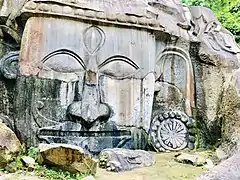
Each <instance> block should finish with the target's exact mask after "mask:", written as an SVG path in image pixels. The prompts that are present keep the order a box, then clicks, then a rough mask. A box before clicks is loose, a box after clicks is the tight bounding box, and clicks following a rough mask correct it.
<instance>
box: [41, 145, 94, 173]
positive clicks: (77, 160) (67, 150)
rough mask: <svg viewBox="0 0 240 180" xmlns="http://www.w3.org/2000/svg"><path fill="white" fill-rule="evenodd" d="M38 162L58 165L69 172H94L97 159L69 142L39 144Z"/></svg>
mask: <svg viewBox="0 0 240 180" xmlns="http://www.w3.org/2000/svg"><path fill="white" fill-rule="evenodd" d="M38 148H39V150H40V158H39V161H40V163H43V164H47V165H54V166H58V167H60V168H62V169H64V170H67V171H70V172H80V173H91V174H95V173H96V169H97V160H95V159H93V158H92V157H91V156H90V155H88V154H85V153H84V151H83V149H82V148H80V147H78V146H74V145H69V144H39V147H38Z"/></svg>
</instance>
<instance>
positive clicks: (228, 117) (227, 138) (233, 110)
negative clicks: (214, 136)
mask: <svg viewBox="0 0 240 180" xmlns="http://www.w3.org/2000/svg"><path fill="white" fill-rule="evenodd" d="M221 119H222V122H223V124H222V129H223V130H222V137H223V139H222V141H223V144H222V146H221V149H222V150H223V151H225V153H226V154H227V155H228V156H231V155H233V154H234V153H236V152H238V151H239V150H240V135H239V133H240V121H239V120H240V69H239V70H237V71H235V72H233V73H232V75H231V76H230V77H229V78H228V79H227V80H226V82H225V84H224V89H223V97H222V104H221Z"/></svg>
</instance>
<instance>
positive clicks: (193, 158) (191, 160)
mask: <svg viewBox="0 0 240 180" xmlns="http://www.w3.org/2000/svg"><path fill="white" fill-rule="evenodd" d="M206 159H207V158H206V157H203V156H201V155H198V154H187V153H180V154H178V155H176V156H175V160H176V161H177V162H180V163H185V164H192V165H194V166H204V165H205V164H206V163H207V161H206Z"/></svg>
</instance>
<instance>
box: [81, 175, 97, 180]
mask: <svg viewBox="0 0 240 180" xmlns="http://www.w3.org/2000/svg"><path fill="white" fill-rule="evenodd" d="M82 180H95V178H94V177H93V176H87V177H84V178H83V179H82Z"/></svg>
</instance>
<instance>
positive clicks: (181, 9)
mask: <svg viewBox="0 0 240 180" xmlns="http://www.w3.org/2000/svg"><path fill="white" fill-rule="evenodd" d="M1 5H2V6H1V14H0V18H1V20H2V21H1V22H2V23H3V24H4V25H2V26H1V27H0V37H1V38H0V50H1V51H2V52H0V55H4V54H6V55H5V56H3V58H2V60H1V63H0V71H1V77H0V83H1V88H2V89H1V91H0V96H1V97H2V98H0V100H1V103H0V112H1V113H2V114H4V115H6V116H9V117H10V119H12V122H11V123H10V124H13V125H14V126H12V127H14V128H16V129H15V130H16V132H17V133H18V136H19V137H21V139H22V140H23V141H24V142H26V143H27V145H28V146H30V145H37V144H39V143H41V142H47V143H67V144H74V145H77V146H79V147H82V148H84V150H86V151H87V152H89V153H92V154H97V153H99V152H100V151H102V150H103V149H105V148H115V147H117V148H128V149H144V148H145V147H146V144H147V141H146V136H147V133H149V135H152V136H151V137H152V139H151V140H152V144H153V145H154V148H155V149H156V150H157V151H162V150H169V149H170V150H181V149H184V148H190V149H193V148H194V143H195V137H197V138H199V139H197V140H196V142H199V144H200V146H201V147H203V146H205V147H206V146H209V145H212V144H214V143H216V142H217V141H219V138H220V137H221V132H222V130H223V129H224V127H223V126H222V124H224V123H223V120H224V118H225V117H226V118H228V117H227V115H224V113H225V114H226V107H229V108H230V109H231V108H232V106H235V105H234V103H227V102H225V101H227V100H226V99H229V98H228V97H229V96H228V94H226V93H223V89H224V86H225V85H224V84H226V80H227V79H228V77H230V76H231V75H232V71H233V70H236V69H237V68H239V58H240V56H239V54H240V50H239V47H238V46H237V45H236V42H235V41H234V38H233V36H232V35H231V33H229V32H228V31H227V30H226V29H224V28H223V27H222V25H221V24H220V23H219V21H218V20H217V19H216V17H215V16H214V14H213V13H212V11H211V10H209V9H207V8H204V7H195V6H194V7H185V6H183V5H181V3H180V1H179V0H169V1H165V0H159V1H157V0H149V1H145V0H132V1H129V0H128V1H127V0H114V1H112V0H105V1H104V3H103V1H102V0H94V1H93V0H83V1H69V0H52V1H43V0H29V1H25V0H11V1H6V0H4V1H2V4H1ZM21 7H22V8H21ZM20 10H21V11H20ZM16 17H17V19H18V21H15V19H16ZM20 44H21V48H20V49H19V45H20ZM1 47H3V48H1ZM18 50H20V55H19V58H18V53H17V52H15V51H18ZM9 51H14V52H13V53H12V52H10V53H8V52H9ZM17 59H19V61H16V60H17ZM17 63H18V64H17ZM224 92H225V89H224ZM223 96H226V97H227V98H226V99H224V97H223ZM195 101H196V102H195ZM222 104H226V107H225V108H221V105H222ZM227 104H230V105H227ZM224 109H225V110H224ZM232 109H236V110H237V108H235V107H233V108H232ZM175 111H178V112H180V113H181V114H185V115H186V117H187V118H185V119H182V118H178V117H177V116H176V115H173V113H169V112H175ZM221 113H223V114H221ZM158 115H163V118H164V120H161V118H159V119H160V120H159V119H158V118H156V117H157V116H158ZM233 116H234V117H235V116H236V113H234V115H233ZM226 118H225V119H226ZM232 118H233V117H230V118H229V119H228V120H226V122H228V121H231V122H232V120H231V119H232ZM156 119H157V120H156ZM194 119H195V120H196V123H194ZM229 124H231V123H229ZM195 125H197V126H195ZM196 127H197V128H198V129H199V131H196ZM236 127H237V126H236ZM178 128H180V129H178ZM26 129H27V130H26ZM227 129H228V128H227ZM178 130H179V131H178ZM229 131H230V130H229ZM195 132H197V133H198V134H197V135H196V134H195ZM234 132H236V133H233V132H226V133H223V134H224V138H226V139H227V138H229V139H231V138H232V137H237V136H238V135H237V128H236V131H235V130H234ZM234 134H236V135H234ZM195 135H196V136H195ZM172 137H173V138H172ZM179 137H180V138H179ZM173 139H174V140H173ZM176 139H177V141H175V140H176ZM160 141H161V142H160ZM237 141H238V140H236V142H237ZM159 142H160V143H159ZM234 142H235V140H234ZM233 144H234V143H233ZM229 147H232V146H229Z"/></svg>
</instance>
